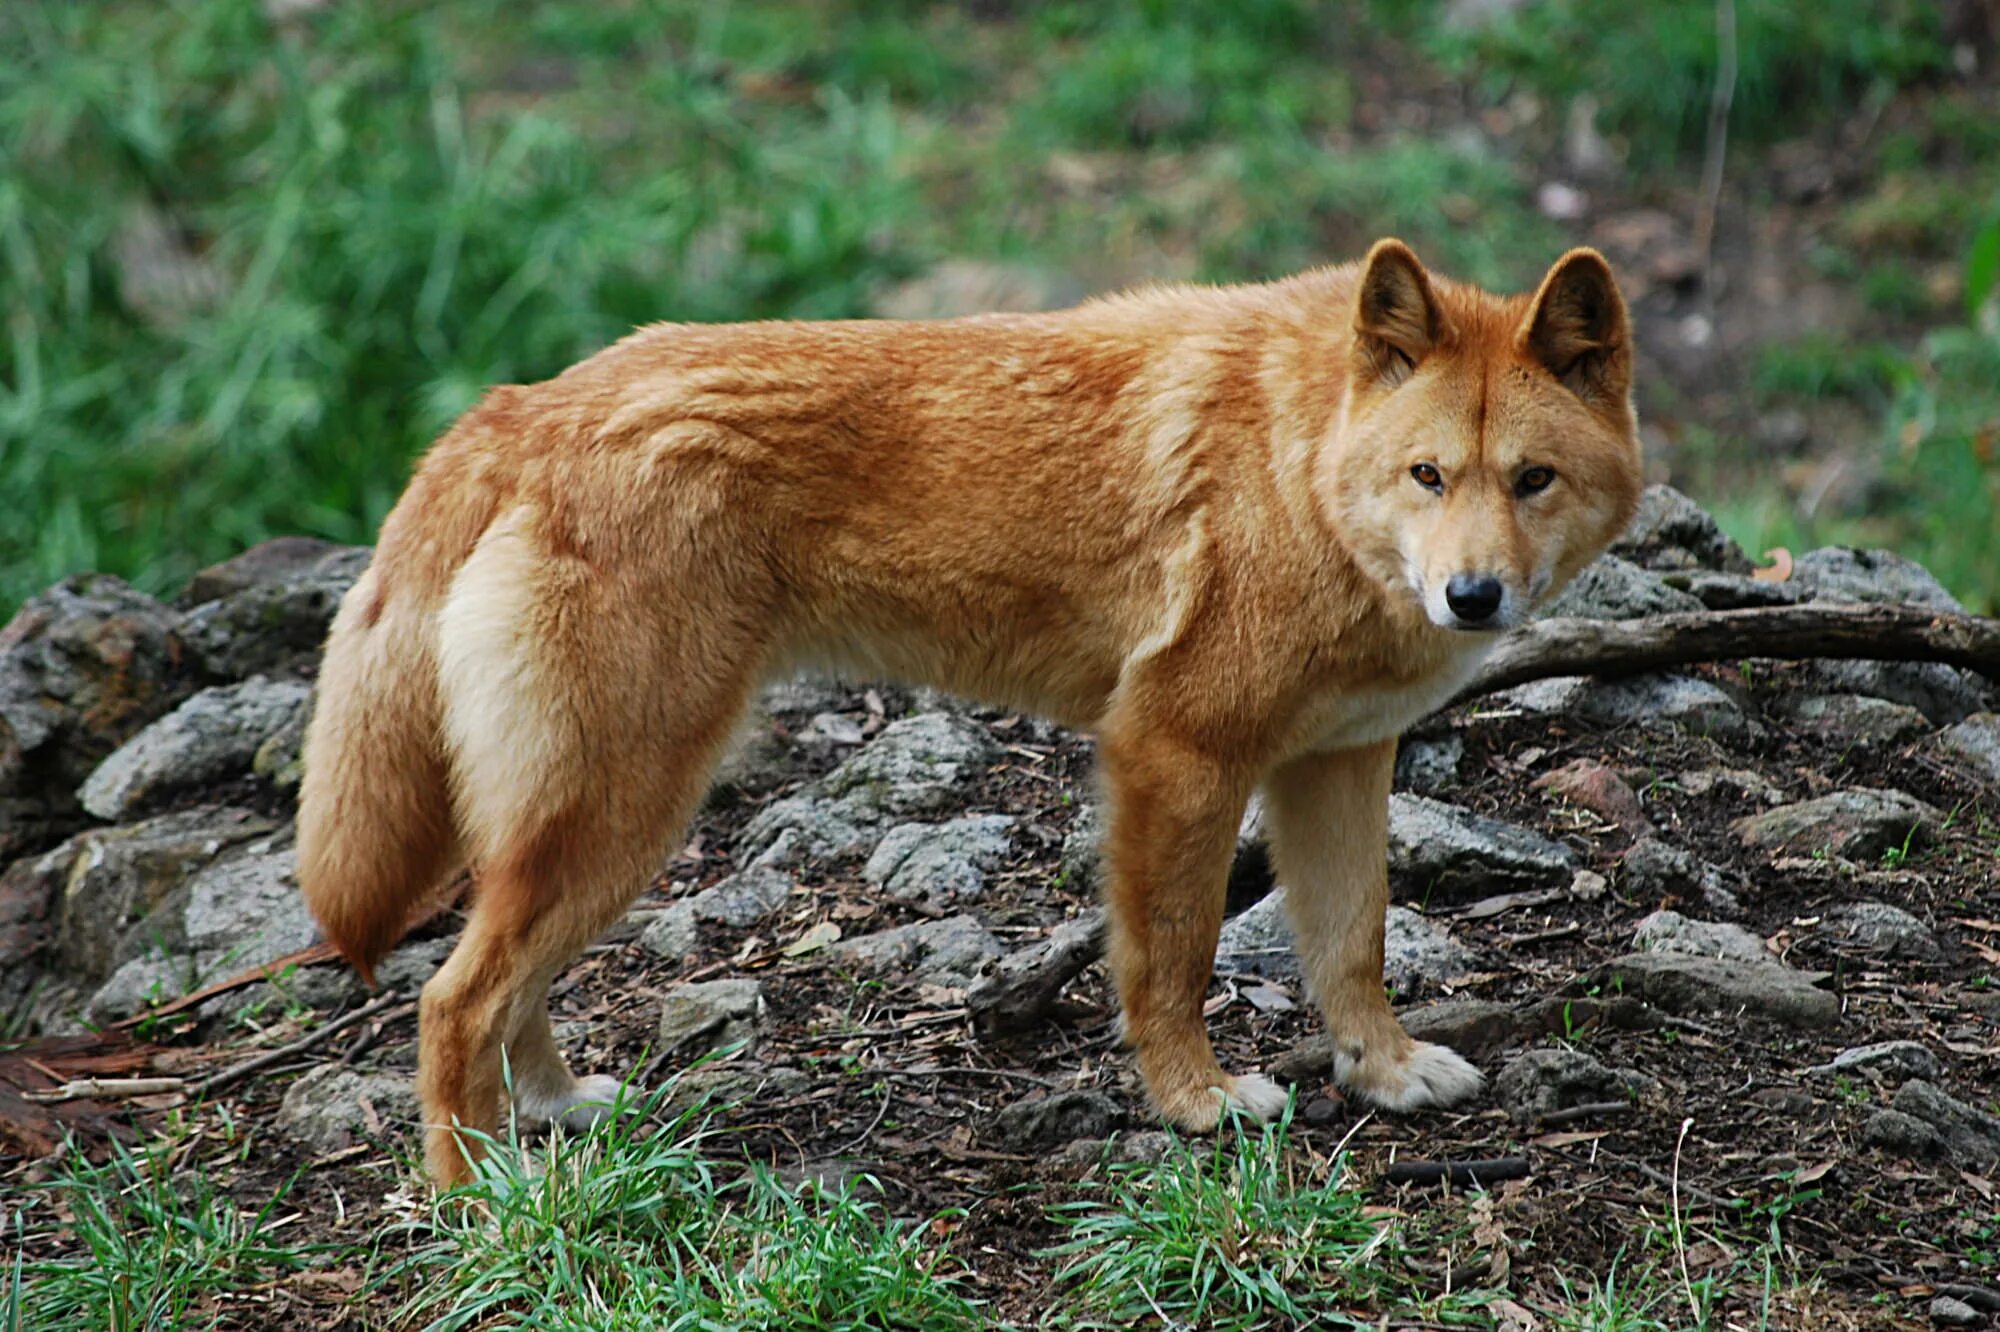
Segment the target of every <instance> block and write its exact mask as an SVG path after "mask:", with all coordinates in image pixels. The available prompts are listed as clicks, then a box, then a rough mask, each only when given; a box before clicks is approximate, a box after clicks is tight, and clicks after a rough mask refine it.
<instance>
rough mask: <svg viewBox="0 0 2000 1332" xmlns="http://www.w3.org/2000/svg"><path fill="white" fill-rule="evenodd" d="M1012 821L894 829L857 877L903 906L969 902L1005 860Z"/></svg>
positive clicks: (971, 819)
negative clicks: (902, 901)
mask: <svg viewBox="0 0 2000 1332" xmlns="http://www.w3.org/2000/svg"><path fill="white" fill-rule="evenodd" d="M1015 822H1016V820H1015V818H1014V816H1013V815H1011V814H968V815H966V816H965V817H963V818H957V819H952V820H949V821H948V822H945V823H904V824H899V825H897V826H896V827H894V828H891V829H890V830H889V833H888V835H887V836H885V837H884V838H883V839H882V841H881V842H880V844H878V845H877V846H876V848H875V852H874V854H873V855H871V856H869V857H868V863H867V864H866V865H865V866H863V867H862V871H861V874H862V877H863V878H864V879H866V880H867V881H868V882H869V883H873V884H879V885H881V886H882V887H883V888H885V889H887V890H888V893H889V895H890V896H891V897H897V898H901V899H902V900H904V901H918V902H923V903H926V904H928V905H930V906H943V905H945V904H946V903H948V902H951V901H954V900H959V901H968V902H969V901H973V900H975V899H977V898H978V897H979V895H980V893H981V892H983V891H984V890H985V887H986V875H987V873H988V871H991V870H995V869H998V868H999V867H1000V865H1001V864H1002V863H1003V862H1004V861H1005V859H1006V856H1007V848H1008V843H1009V842H1010V841H1011V840H1012V836H1013V830H1014V824H1015Z"/></svg>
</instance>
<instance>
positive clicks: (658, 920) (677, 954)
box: [639, 902, 700, 962]
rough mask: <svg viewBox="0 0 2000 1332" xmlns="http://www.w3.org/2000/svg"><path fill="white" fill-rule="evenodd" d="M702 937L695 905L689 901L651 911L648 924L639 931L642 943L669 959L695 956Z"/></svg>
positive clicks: (641, 944) (654, 953)
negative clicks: (696, 918)
mask: <svg viewBox="0 0 2000 1332" xmlns="http://www.w3.org/2000/svg"><path fill="white" fill-rule="evenodd" d="M699 940H700V930H699V927H697V926H696V924H695V919H694V909H693V908H692V907H690V906H689V905H688V904H687V903H686V902H676V903H674V904H673V905H672V906H670V907H668V908H667V909H666V910H664V911H655V912H652V913H651V914H650V917H649V919H648V920H647V921H646V925H645V928H644V929H642V930H640V931H639V947H641V948H643V949H645V950H646V951H647V952H649V953H651V954H652V955H653V956H654V957H663V958H666V959H667V960H668V961H670V962H671V961H678V960H682V959H685V958H687V957H690V956H692V955H693V953H694V951H695V947H696V945H697V943H698V942H699Z"/></svg>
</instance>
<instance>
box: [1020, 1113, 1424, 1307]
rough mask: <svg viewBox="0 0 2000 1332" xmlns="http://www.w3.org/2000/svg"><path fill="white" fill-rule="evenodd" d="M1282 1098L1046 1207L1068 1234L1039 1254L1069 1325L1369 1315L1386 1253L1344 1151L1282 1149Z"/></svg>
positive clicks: (1285, 1126) (1385, 1241) (1286, 1132)
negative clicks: (1261, 1113) (1052, 1275)
mask: <svg viewBox="0 0 2000 1332" xmlns="http://www.w3.org/2000/svg"><path fill="white" fill-rule="evenodd" d="M1290 1127H1291V1117H1290V1114H1289V1112H1287V1114H1286V1115H1285V1117H1284V1118H1283V1119H1282V1120H1280V1121H1279V1122H1277V1123H1274V1124H1267V1125H1261V1126H1250V1125H1244V1124H1241V1123H1238V1124H1236V1125H1235V1127H1234V1129H1233V1130H1225V1131H1224V1132H1222V1133H1219V1134H1217V1135H1216V1138H1215V1141H1214V1143H1213V1144H1212V1145H1210V1144H1199V1145H1190V1144H1187V1143H1182V1142H1179V1141H1178V1140H1177V1141H1176V1143H1175V1145H1174V1147H1173V1148H1172V1150H1171V1151H1170V1152H1169V1153H1168V1155H1167V1156H1166V1158H1165V1159H1164V1160H1162V1161H1160V1162H1158V1163H1157V1164H1116V1165H1113V1166H1111V1167H1110V1179H1109V1182H1108V1184H1107V1185H1106V1188H1105V1197H1104V1198H1103V1199H1101V1200H1092V1201H1085V1202H1075V1203H1065V1204H1062V1205H1060V1206H1059V1207H1057V1208H1056V1209H1055V1212H1056V1216H1057V1218H1058V1220H1059V1221H1060V1222H1061V1223H1062V1225H1063V1227H1064V1228H1065V1230H1066V1231H1067V1232H1068V1238H1067V1239H1065V1240H1064V1242H1063V1243H1062V1244H1060V1245H1058V1246H1056V1247H1055V1248H1054V1249H1052V1250H1051V1251H1050V1253H1049V1254H1048V1256H1049V1257H1050V1258H1052V1259H1054V1260H1056V1261H1058V1262H1060V1263H1061V1267H1060V1269H1059V1271H1058V1274H1057V1278H1056V1280H1057V1282H1058V1284H1059V1285H1060V1286H1062V1287H1063V1288H1064V1289H1065V1293H1066V1299H1067V1302H1068V1303H1069V1305H1070V1307H1071V1309H1072V1310H1073V1314H1072V1318H1073V1321H1072V1322H1071V1324H1070V1325H1071V1326H1075V1327H1080V1328H1123V1327H1131V1326H1133V1325H1135V1324H1138V1325H1144V1326H1150V1325H1152V1323H1153V1320H1155V1319H1157V1320H1158V1321H1159V1322H1160V1323H1162V1324H1165V1325H1166V1326H1170V1327H1173V1326H1178V1327H1199V1328H1204V1329H1214V1330H1215V1332H1254V1329H1261V1328H1270V1327H1281V1326H1298V1327H1373V1326H1375V1325H1376V1320H1375V1319H1374V1318H1373V1317H1371V1316H1369V1314H1368V1313H1367V1310H1368V1309H1369V1308H1371V1307H1372V1306H1373V1304H1374V1301H1375V1299H1376V1297H1377V1296H1378V1295H1380V1293H1381V1292H1382V1291H1383V1289H1384V1287H1385V1285H1386V1283H1385V1281H1384V1279H1383V1275H1382V1269H1383V1267H1384V1266H1385V1265H1386V1264H1387V1262H1388V1261H1389V1259H1390V1258H1391V1257H1392V1256H1393V1253H1392V1251H1393V1245H1392V1243H1391V1235H1390V1232H1389V1231H1388V1230H1387V1229H1385V1228H1384V1226H1383V1225H1382V1224H1381V1223H1380V1222H1378V1221H1376V1220H1374V1219H1371V1218H1370V1217H1368V1216H1367V1215H1366V1214H1365V1213H1364V1211H1363V1199H1362V1196H1361V1195H1360V1194H1359V1193H1358V1192H1356V1191H1355V1190H1353V1189H1352V1188H1350V1187H1349V1186H1348V1185H1347V1183H1346V1180H1345V1158H1344V1157H1336V1158H1334V1159H1333V1160H1331V1161H1325V1162H1320V1163H1317V1164H1316V1165H1315V1164H1310V1163H1308V1162H1306V1161H1304V1160H1303V1159H1302V1158H1301V1157H1299V1156H1298V1155H1297V1154H1296V1153H1294V1152H1292V1151H1291V1150H1289V1146H1288V1144H1289V1138H1290Z"/></svg>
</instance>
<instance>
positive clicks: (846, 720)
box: [793, 712, 868, 749]
mask: <svg viewBox="0 0 2000 1332" xmlns="http://www.w3.org/2000/svg"><path fill="white" fill-rule="evenodd" d="M793 738H794V740H795V741H796V742H797V743H798V744H801V745H804V746H806V747H807V748H809V749H847V748H852V747H853V746H855V745H858V744H860V743H861V742H862V741H863V740H865V739H867V738H868V737H867V736H866V735H865V734H863V732H862V730H861V723H860V722H858V721H855V720H854V718H852V717H850V716H848V715H847V714H846V713H844V712H816V713H814V714H813V715H812V717H811V718H810V719H808V720H807V722H806V724H805V725H804V726H803V727H801V728H800V729H799V732H798V734H797V735H796V736H795V737H793Z"/></svg>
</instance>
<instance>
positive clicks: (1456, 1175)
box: [1382, 1156, 1529, 1189]
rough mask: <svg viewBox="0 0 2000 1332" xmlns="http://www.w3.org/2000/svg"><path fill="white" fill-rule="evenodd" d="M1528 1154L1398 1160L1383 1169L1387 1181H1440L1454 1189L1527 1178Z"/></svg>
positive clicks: (1433, 1182) (1411, 1182)
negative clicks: (1438, 1159)
mask: <svg viewBox="0 0 2000 1332" xmlns="http://www.w3.org/2000/svg"><path fill="white" fill-rule="evenodd" d="M1528 1173H1529V1170H1528V1158H1527V1157H1525V1156H1496V1157H1494V1158H1493V1159H1492V1160H1489V1161H1398V1162H1396V1163H1395V1164H1394V1165H1392V1166H1390V1167H1389V1168H1388V1169H1387V1170H1384V1171H1383V1172H1382V1182H1383V1183H1385V1184H1441V1183H1443V1182H1444V1181H1446V1180H1450V1181H1451V1186H1452V1187H1453V1188H1455V1189H1466V1188H1474V1189H1476V1188H1484V1187H1486V1186H1487V1185H1488V1184H1497V1183H1499V1182H1500V1181H1501V1180H1503V1179H1526V1178H1527V1177H1528Z"/></svg>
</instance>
